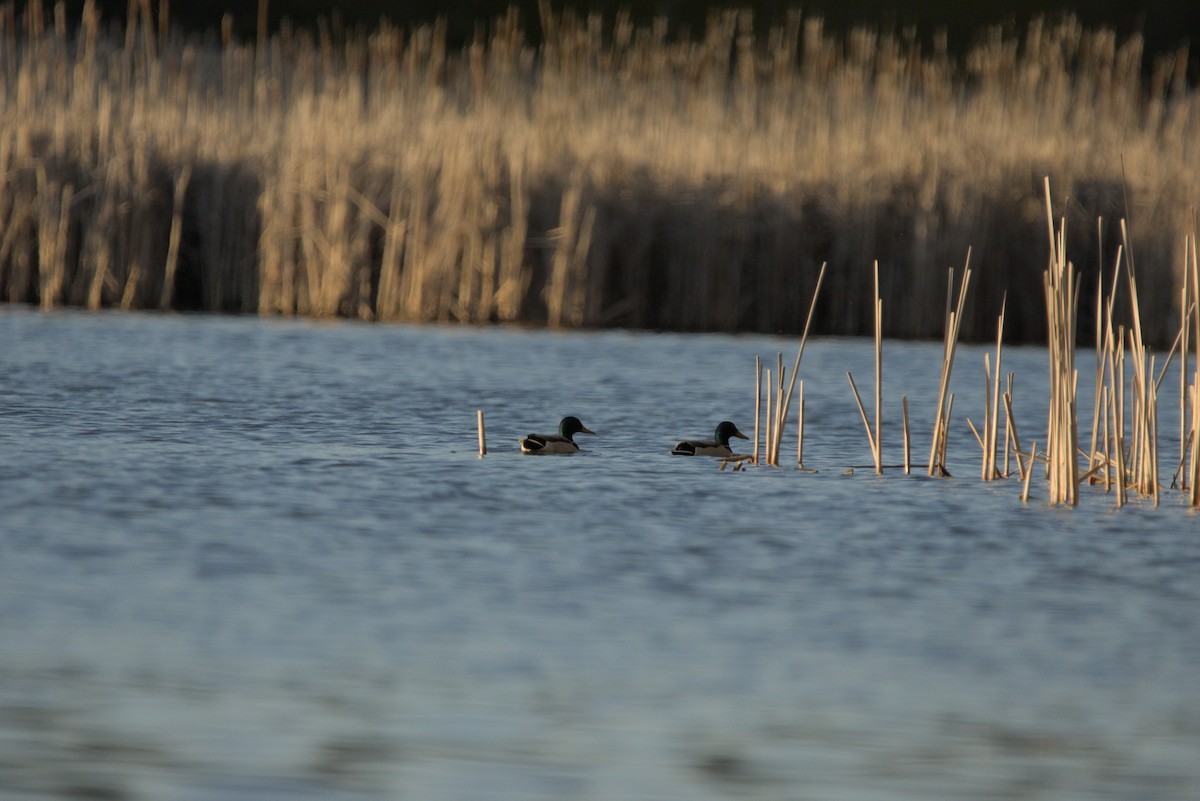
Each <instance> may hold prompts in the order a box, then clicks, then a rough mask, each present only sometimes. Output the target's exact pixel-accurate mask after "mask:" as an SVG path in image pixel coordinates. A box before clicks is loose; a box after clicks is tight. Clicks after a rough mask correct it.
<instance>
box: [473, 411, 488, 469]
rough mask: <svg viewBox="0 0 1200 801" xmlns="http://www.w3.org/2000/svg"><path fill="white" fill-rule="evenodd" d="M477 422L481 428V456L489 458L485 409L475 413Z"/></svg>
mask: <svg viewBox="0 0 1200 801" xmlns="http://www.w3.org/2000/svg"><path fill="white" fill-rule="evenodd" d="M475 422H476V425H478V427H479V456H480V457H481V458H482V457H484V456H487V435H486V434H485V433H484V430H483V409H479V410H477V411H476V412H475Z"/></svg>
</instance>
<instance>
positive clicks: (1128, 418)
mask: <svg viewBox="0 0 1200 801" xmlns="http://www.w3.org/2000/svg"><path fill="white" fill-rule="evenodd" d="M1043 187H1044V197H1045V223H1046V228H1045V230H1046V232H1047V234H1048V237H1047V241H1048V243H1049V251H1050V255H1049V258H1048V260H1047V264H1046V268H1045V270H1044V271H1043V274H1042V281H1043V291H1044V299H1045V307H1044V308H1045V314H1046V321H1047V330H1048V331H1049V337H1048V339H1047V355H1048V361H1049V367H1050V380H1049V387H1048V394H1049V403H1048V409H1049V411H1048V419H1047V423H1046V436H1045V437H1044V439H1043V440H1042V441H1043V442H1044V443H1045V445H1046V447H1045V450H1044V451H1043V452H1039V451H1038V448H1037V442H1036V441H1035V442H1034V443H1033V444H1032V447H1031V448H1030V449H1029V450H1028V451H1024V450H1022V448H1021V440H1020V436H1019V434H1018V426H1017V422H1016V417H1015V415H1014V413H1013V383H1014V378H1015V374H1014V373H1012V372H1010V373H1008V374H1007V375H1005V374H1004V373H1003V372H1002V365H1003V348H1004V327H1005V315H1006V303H1005V301H1003V300H1002V301H1001V304H1000V312H999V315H998V316H997V319H996V339H995V342H996V350H995V358H994V359H993V358H992V357H991V354H990V353H985V354H984V358H983V366H984V382H985V386H984V390H985V391H984V394H983V398H984V413H983V418H982V420H983V424H982V426H981V428H982V432H981V431H980V428H977V427H976V425H975V424H974V423H973V422H972V421H971V419H970V418H967V425H968V427H969V428H970V430H971V432H972V434H974V436H975V440H976V442H977V443H978V444H979V448H980V478H981V480H983V481H994V480H998V479H1005V478H1008V477H1010V476H1012V475H1014V474H1016V475H1017V477H1018V478H1019V480H1020V483H1021V500H1022V501H1028V500H1029V498H1030V487H1031V482H1032V479H1033V475H1034V473H1035V472H1036V469H1037V466H1038V463H1039V462H1040V463H1042V464H1043V465H1044V466H1045V471H1044V472H1045V478H1046V487H1047V499H1048V501H1049V502H1050V503H1051V504H1054V505H1068V506H1076V505H1078V504H1079V500H1080V489H1081V487H1083V486H1084V485H1097V484H1098V485H1103V487H1104V491H1105V492H1106V493H1111V494H1112V496H1113V497H1114V498H1115V504H1116V506H1117V508H1121V507H1123V506H1124V505H1125V504H1126V503H1127V500H1128V497H1129V493H1130V492H1133V493H1136V494H1137V495H1139V496H1141V497H1143V498H1147V499H1150V501H1151V502H1152V503H1153V505H1154V506H1158V505H1159V503H1160V501H1161V496H1162V493H1163V491H1164V489H1172V490H1174V489H1178V490H1179V491H1180V492H1181V493H1183V494H1185V496H1186V503H1187V504H1188V505H1189V506H1192V507H1200V487H1198V485H1197V482H1200V360H1198V359H1195V358H1191V359H1189V351H1190V352H1191V353H1192V354H1200V314H1198V313H1197V311H1198V309H1200V259H1198V257H1197V247H1196V236H1195V234H1194V233H1193V234H1189V235H1188V236H1186V237H1185V240H1184V248H1183V259H1184V260H1183V264H1182V265H1181V269H1180V274H1181V277H1182V285H1181V287H1180V291H1179V295H1178V301H1179V306H1178V316H1177V321H1178V327H1177V330H1176V333H1175V338H1174V341H1173V343H1172V345H1171V347H1170V350H1169V351H1168V352H1167V354H1166V356H1165V358H1161V359H1160V358H1159V356H1158V355H1156V354H1154V353H1153V352H1152V350H1151V348H1150V347H1149V346H1147V345H1146V344H1145V338H1144V337H1143V334H1142V322H1143V319H1144V317H1143V314H1142V308H1143V304H1142V301H1141V298H1140V290H1139V288H1138V286H1139V282H1138V277H1137V276H1138V268H1137V266H1136V262H1135V260H1134V257H1133V248H1132V242H1131V240H1130V234H1129V226H1128V222H1127V221H1126V220H1121V221H1120V224H1119V229H1120V232H1121V233H1120V235H1121V244H1120V246H1118V248H1117V249H1116V253H1115V255H1114V258H1113V267H1112V273H1111V277H1110V278H1109V280H1108V281H1107V282H1098V283H1097V285H1096V288H1095V301H1094V314H1095V328H1094V347H1095V392H1094V395H1093V398H1094V401H1093V406H1092V416H1091V436H1090V440H1088V441H1089V445H1088V447H1087V448H1086V449H1085V448H1084V446H1083V444H1082V442H1083V440H1081V438H1080V435H1081V433H1083V434H1084V435H1086V431H1083V432H1081V431H1080V425H1081V422H1086V417H1085V415H1084V414H1081V410H1080V408H1079V402H1078V390H1079V368H1078V366H1077V362H1076V359H1077V356H1078V354H1079V348H1078V342H1079V339H1080V332H1079V328H1078V326H1079V312H1080V308H1081V303H1080V299H1081V292H1080V289H1081V284H1080V271H1079V270H1078V268H1077V267H1076V265H1075V264H1074V263H1073V262H1072V261H1071V259H1070V258H1069V257H1068V252H1067V246H1066V242H1067V236H1066V224H1065V220H1063V219H1062V218H1058V219H1056V218H1055V214H1054V202H1053V199H1052V196H1051V192H1050V180H1049V178H1045V179H1044V182H1043ZM1097 235H1098V236H1099V237H1101V238H1102V237H1103V222H1102V221H1101V222H1100V223H1098V225H1097ZM969 262H970V253H969V252H968V264H967V265H966V266H965V268H964V270H963V274H962V278H961V279H960V281H959V282H958V285H957V286H958V291H957V293H955V277H954V270H953V269H951V270H950V271H949V275H948V281H947V288H946V312H945V317H944V323H943V330H944V345H943V351H942V363H941V374H940V379H939V388H938V395H937V410H936V412H935V414H934V417H933V419H934V427H933V434H932V436H931V437H930V441H931V445H930V455H929V465H928V474H929V475H930V476H934V475H940V476H945V477H948V476H949V475H950V473H949V471H948V470H947V468H946V443H947V432H948V431H949V427H950V411H951V409H952V408H953V404H954V395H953V394H951V393H949V381H950V375H951V372H952V370H953V367H954V356H955V351H956V347H957V343H958V335H959V325H958V323H959V321H960V320H961V319H962V309H963V307H964V305H965V301H966V297H967V293H968V290H969V288H970V284H971V269H970V265H969ZM824 272H825V268H824V266H822V269H821V274H820V277H819V278H818V281H817V287H816V289H815V290H814V293H813V296H812V304H811V306H810V309H809V316H808V318H807V319H806V321H805V328H804V335H803V336H802V337H801V339H800V347H799V350H798V351H797V354H796V361H795V364H794V365H793V368H792V373H791V383H790V385H789V389H788V394H787V396H786V400H785V396H784V393H783V386H784V376H785V370H784V367H783V354H782V353H779V354H778V355H777V357H776V367H775V368H774V373H772V369H771V368H770V367H767V368H766V371H765V373H766V379H765V381H764V380H763V371H764V363H763V360H762V358H761V357H757V356H756V357H755V384H754V407H755V416H754V447H753V453H752V454H747V455H735V456H732V457H730V458H727V459H725V460H723V461H722V462H721V469H722V470H723V469H725V467H726V466H727V464H729V463H734V469H735V470H740V469H741V468H742V467H743V465H745V464H754V465H757V464H766V465H769V466H770V465H773V466H779V465H780V461H779V449H780V445H781V443H782V440H783V436H784V429H785V427H786V425H787V417H788V404H789V402H790V400H791V389H792V387H793V386H794V385H795V383H796V379H797V377H798V374H799V368H800V362H801V358H802V356H803V354H804V344H805V341H806V339H807V335H808V331H809V326H810V323H811V321H812V310H813V309H814V308H815V307H816V302H817V299H818V296H819V293H820V287H821V278H823V276H824ZM875 276H876V278H875V286H874V304H875V309H876V314H875V412H874V418H873V421H872V419H870V418H868V415H867V410H866V407H865V405H864V404H863V400H862V396H861V395H860V394H859V391H858V387H857V385H856V384H855V381H854V377H853V375H851V374H850V373H849V372H847V373H846V377H847V379H849V382H850V390H851V393H852V395H853V397H854V402H855V404H856V405H857V407H858V412H859V416H860V417H861V418H862V422H863V427H864V428H865V430H866V436H867V443H868V445H869V447H870V450H871V456H872V460H873V462H874V465H873V466H874V469H875V473H876V474H877V475H883V472H884V465H883V461H882V459H883V451H882V442H881V440H880V431H881V425H880V422H881V414H882V411H881V410H882V408H883V397H882V391H881V389H880V386H881V379H882V374H883V340H882V334H881V331H882V328H883V302H882V300H881V299H880V294H879V279H878V276H879V267H878V263H876V265H875ZM955 298H957V301H956V300H955ZM1118 300H1120V302H1121V303H1123V304H1126V305H1127V307H1128V317H1129V319H1130V321H1131V324H1130V325H1129V326H1128V327H1126V326H1125V325H1124V324H1120V323H1117V322H1115V321H1116V320H1117V319H1118V317H1117V314H1116V311H1117V308H1118ZM1176 360H1178V365H1179V367H1178V409H1179V440H1178V442H1179V450H1178V453H1179V459H1178V462H1177V464H1176V467H1175V469H1174V471H1173V472H1172V474H1171V479H1170V484H1169V486H1166V482H1165V481H1164V479H1163V477H1162V475H1161V474H1160V471H1159V468H1160V462H1161V458H1160V454H1161V444H1162V438H1163V436H1169V432H1160V429H1159V425H1158V411H1159V404H1160V398H1161V397H1163V395H1160V390H1161V387H1162V385H1163V383H1164V381H1165V380H1166V378H1167V377H1168V373H1169V371H1170V369H1171V367H1172V365H1173V364H1174V363H1175V362H1176ZM1189 371H1190V372H1189ZM773 375H774V377H773ZM764 388H765V396H766V397H765V401H766V402H765V405H764V403H763V400H764V399H763V394H764ZM800 389H801V395H800V411H799V414H798V415H797V431H796V438H797V447H796V453H797V456H796V467H797V469H804V468H805V466H804V455H803V454H804V413H803V390H804V382H803V381H801V382H800ZM1167 394H1169V392H1168V393H1167ZM1002 401H1003V403H1001V402H1002ZM901 408H902V410H903V449H904V462H903V464H902V465H900V466H899V467H901V468H903V470H904V472H905V474H908V473H910V472H911V450H912V448H911V442H910V431H909V416H908V398H907V396H902V398H901ZM1001 408H1003V412H1004V437H1003V440H1001V437H1000V419H1001V415H1000V412H1001ZM764 412H765V414H764ZM764 421H765V445H766V447H765V448H760V436H761V435H760V430H761V429H762V428H763V426H762V423H763V422H764ZM1001 443H1003V444H1001ZM1167 452H1168V453H1172V452H1173V449H1171V448H1168V451H1167ZM1013 460H1015V464H1016V469H1015V470H1012V469H1011V465H1012V463H1013ZM847 472H848V473H853V470H849V471H847Z"/></svg>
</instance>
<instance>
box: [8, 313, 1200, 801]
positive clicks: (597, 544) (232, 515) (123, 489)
mask: <svg viewBox="0 0 1200 801" xmlns="http://www.w3.org/2000/svg"><path fill="white" fill-rule="evenodd" d="M795 346H796V342H795V341H794V340H785V339H773V338H767V337H726V336H683V335H668V334H645V333H620V332H618V333H575V334H561V333H549V332H542V331H521V330H503V329H476V328H465V327H464V328H411V327H399V326H378V325H357V324H346V323H343V324H335V325H322V324H316V323H312V322H291V321H288V322H279V321H269V320H261V319H253V318H218V317H187V316H169V317H163V316H155V315H118V314H100V315H94V314H85V313H74V312H64V313H52V314H40V313H34V312H28V311H25V310H22V309H14V308H8V309H5V310H3V311H0V514H2V517H0V795H2V796H3V797H4V798H5V799H10V798H11V799H22V800H24V799H43V798H96V797H103V798H117V799H188V800H189V801H190V800H192V799H202V800H209V799H212V800H216V799H220V800H221V801H225V800H229V801H233V800H235V799H303V798H314V799H315V798H320V799H368V798H369V799H375V798H399V797H404V798H419V799H446V800H447V801H451V800H453V801H464V800H467V799H522V800H525V799H547V800H549V799H597V800H600V799H621V800H625V799H635V798H655V799H666V798H678V799H688V800H689V801H691V800H692V799H710V798H711V799H721V798H739V799H747V798H748V799H777V798H793V799H807V798H812V799H822V800H827V799H833V800H836V799H848V800H849V799H854V800H855V801H862V800H864V799H865V800H869V799H904V800H906V799H912V800H913V801H917V800H919V799H920V800H928V799H946V800H947V801H950V800H951V799H955V800H957V799H964V798H971V799H1012V798H1036V799H1078V798H1088V799H1100V798H1110V799H1121V800H1122V801H1127V800H1128V799H1133V798H1136V799H1143V800H1147V799H1162V801H1178V799H1184V798H1192V797H1196V796H1197V795H1198V794H1200V766H1198V765H1197V763H1196V760H1195V755H1196V754H1197V753H1200V684H1198V683H1197V681H1196V675H1197V674H1196V665H1197V664H1198V663H1200V622H1198V621H1200V618H1198V617H1197V615H1196V611H1197V609H1198V608H1200V606H1198V602H1200V582H1197V575H1198V572H1200V530H1198V523H1197V518H1196V516H1195V514H1193V513H1191V512H1189V511H1188V510H1187V509H1186V507H1184V506H1183V502H1182V499H1181V497H1180V495H1179V494H1178V493H1176V492H1169V493H1167V494H1166V495H1165V496H1164V501H1163V504H1162V506H1161V507H1160V508H1158V509H1154V508H1152V507H1151V505H1150V504H1149V503H1148V502H1141V501H1138V502H1135V503H1134V504H1132V505H1131V506H1130V507H1129V508H1126V509H1124V510H1121V511H1120V512H1118V511H1116V510H1115V509H1114V508H1113V507H1114V504H1113V501H1112V498H1111V496H1108V495H1105V494H1104V493H1103V491H1102V490H1101V489H1099V488H1086V489H1085V491H1084V495H1083V502H1082V504H1081V506H1080V508H1078V509H1075V510H1065V509H1053V508H1049V507H1047V506H1045V505H1044V498H1045V488H1044V486H1042V485H1041V484H1040V483H1039V482H1038V481H1037V480H1035V482H1034V491H1033V494H1034V500H1033V502H1031V503H1030V504H1028V505H1024V504H1022V503H1021V502H1020V501H1019V499H1018V495H1019V492H1020V487H1019V486H1018V483H1017V481H1016V480H1015V479H1010V480H1008V481H1001V482H991V483H982V482H980V481H979V478H978V473H979V460H978V456H979V451H978V447H977V446H976V445H975V443H974V439H973V438H972V436H971V434H970V432H969V430H967V428H966V424H965V421H964V418H965V417H967V416H970V417H971V418H972V419H973V420H974V421H975V422H976V424H977V425H978V424H979V423H980V420H981V418H982V414H983V411H982V410H983V378H982V370H981V366H982V353H983V352H984V351H983V349H981V348H974V347H963V348H961V349H960V354H959V362H958V365H957V367H956V379H955V382H954V384H955V386H954V390H955V392H956V401H955V416H954V422H953V438H952V442H951V446H950V454H949V466H950V469H951V470H952V471H953V472H954V474H955V478H953V479H949V480H944V479H929V478H926V477H925V475H924V469H923V467H921V468H919V469H917V470H914V475H912V476H904V475H903V474H902V472H901V471H899V470H894V469H889V470H888V471H887V472H886V473H885V475H884V476H883V477H882V478H878V477H876V476H874V475H873V473H872V471H871V470H870V469H864V466H866V465H868V464H869V463H870V453H869V451H868V448H867V444H866V438H865V435H864V434H863V427H862V422H861V420H860V419H859V416H858V411H857V409H856V408H855V405H854V401H853V398H852V396H851V394H850V389H849V385H848V383H847V381H846V378H845V372H846V370H852V371H853V372H854V375H855V380H856V381H857V383H858V385H859V388H860V390H861V391H863V392H864V394H869V393H870V392H871V387H872V384H873V381H872V369H873V366H872V365H873V362H872V358H873V357H872V352H871V343H870V342H866V341H859V340H837V339H830V340H815V341H812V342H810V343H809V346H808V349H807V351H806V353H805V359H804V366H803V368H802V374H803V377H804V378H805V380H806V383H805V394H806V397H807V406H806V440H805V463H806V466H807V467H808V468H811V469H816V470H817V472H815V473H804V472H797V471H795V470H792V469H790V468H780V469H766V468H761V469H749V470H746V471H740V472H732V471H729V470H726V471H719V470H718V469H717V463H716V462H715V461H714V460H709V459H687V458H680V457H671V456H669V455H667V453H668V451H669V449H670V447H671V445H672V444H673V443H674V441H675V440H676V439H679V438H681V437H685V436H686V437H708V436H711V433H712V429H713V427H714V426H715V424H716V423H717V422H718V421H719V420H721V419H726V418H728V419H732V420H734V421H735V422H736V423H737V424H738V425H739V426H740V427H741V428H742V430H743V431H746V432H747V433H749V432H750V431H752V429H753V426H754V421H753V370H754V367H753V362H754V356H755V355H762V356H764V357H769V358H770V360H771V361H774V355H775V353H776V352H778V351H783V353H784V359H785V361H786V362H787V363H788V364H789V366H790V363H791V360H792V358H793V357H794V353H795ZM940 353H941V346H940V344H904V343H891V342H888V343H885V359H886V362H885V368H884V371H885V373H884V378H885V398H884V401H885V417H886V422H885V428H884V448H885V455H884V461H885V462H886V463H888V464H898V463H899V462H900V461H902V458H903V457H902V450H901V447H900V442H901V440H900V396H901V395H902V394H906V395H908V397H909V403H910V409H911V411H912V416H913V451H914V462H917V463H920V464H922V465H923V463H924V462H925V460H926V459H927V455H928V436H929V429H930V428H931V424H930V420H931V418H932V413H933V408H932V407H933V402H934V395H935V392H936V386H937V371H938V367H939V359H940ZM1084 361H1085V358H1084V357H1083V356H1081V359H1080V367H1081V369H1083V370H1086V369H1087V367H1086V366H1085V364H1084ZM1004 364H1005V369H1006V370H1014V371H1016V386H1017V392H1016V399H1015V403H1014V406H1015V412H1016V415H1017V419H1018V423H1019V425H1020V426H1021V436H1022V440H1023V442H1028V441H1031V440H1033V439H1038V440H1043V439H1044V436H1045V434H1044V429H1045V418H1046V412H1045V397H1044V396H1045V390H1044V386H1045V375H1046V363H1045V354H1044V353H1043V352H1042V351H1041V350H1039V349H1009V350H1006V351H1005V354H1004ZM1172 381H1174V382H1175V384H1174V385H1177V379H1168V380H1167V382H1166V383H1165V384H1164V387H1167V386H1172ZM1080 383H1081V385H1083V384H1086V383H1087V381H1086V380H1083V379H1081V382H1080ZM1165 395H1167V393H1166V392H1165V391H1164V396H1165ZM867 402H868V405H870V404H871V401H869V400H868V401H867ZM1173 402H1174V401H1173V400H1172V401H1170V402H1166V401H1164V408H1163V409H1162V415H1163V420H1162V422H1161V423H1160V426H1161V429H1162V431H1163V432H1164V433H1163V442H1162V449H1163V454H1164V456H1163V459H1162V463H1163V467H1162V473H1163V475H1164V476H1168V475H1169V474H1170V473H1171V472H1172V471H1173V470H1174V460H1177V458H1178V456H1177V453H1178V442H1177V440H1175V439H1173V437H1175V436H1177V434H1172V433H1170V432H1177V431H1178V420H1177V416H1173V413H1172V411H1171V410H1170V409H1168V408H1166V407H1168V406H1170V405H1171V403H1173ZM1085 406H1086V408H1088V409H1090V400H1086V399H1085V402H1081V407H1085ZM479 408H482V409H484V410H485V412H486V414H487V423H488V437H489V446H490V449H491V452H490V453H489V455H488V456H487V457H486V458H484V459H479V458H477V456H476V453H475V449H476V433H475V410H476V409H479ZM564 414H576V415H578V416H579V417H580V418H581V419H582V420H583V422H584V424H585V425H587V426H588V427H589V428H591V429H593V430H595V431H596V432H598V436H596V437H594V438H593V437H583V436H581V437H579V441H580V443H581V444H582V445H583V447H584V448H585V452H584V453H582V454H579V455H576V456H570V457H540V458H539V457H524V456H521V455H520V454H519V453H518V451H517V438H518V437H519V436H522V435H524V434H527V433H529V432H531V431H550V430H553V429H554V427H555V426H556V424H557V421H558V419H559V418H560V417H561V416H563V415H564ZM794 431H795V423H794V421H793V422H792V424H791V428H789V431H788V434H789V436H788V438H787V440H786V441H785V454H786V455H789V456H790V457H791V460H792V461H793V462H794V448H795V441H794V439H792V435H793V434H794ZM1027 447H1028V446H1027ZM1172 453H1175V456H1174V457H1172V456H1171V454H1172ZM1168 463H1170V464H1168ZM851 466H853V467H854V472H853V474H852V475H844V473H845V471H846V470H847V468H848V467H851Z"/></svg>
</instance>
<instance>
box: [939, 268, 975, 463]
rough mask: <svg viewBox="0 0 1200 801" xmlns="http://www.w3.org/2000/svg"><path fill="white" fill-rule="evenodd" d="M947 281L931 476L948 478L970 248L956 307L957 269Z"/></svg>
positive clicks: (969, 276) (949, 274) (950, 273)
mask: <svg viewBox="0 0 1200 801" xmlns="http://www.w3.org/2000/svg"><path fill="white" fill-rule="evenodd" d="M948 276H949V277H948V280H947V282H946V314H945V322H944V325H943V328H942V330H943V344H942V369H941V377H940V379H939V382H938V400H937V410H936V412H935V413H934V417H933V437H932V441H931V443H930V446H929V475H931V476H932V475H934V474H935V473H936V474H939V475H948V472H947V470H946V461H945V459H946V440H947V436H948V434H949V430H950V410H949V408H948V407H947V403H946V400H947V397H948V395H949V392H950V375H951V373H952V372H953V370H954V354H955V351H956V350H957V348H958V335H959V329H960V327H961V325H962V316H963V308H964V305H965V304H966V299H967V289H968V287H969V286H970V284H971V250H970V249H969V248H968V249H967V258H966V263H965V265H964V267H963V277H962V283H961V284H960V285H959V288H958V302H957V304H956V305H955V306H954V307H953V308H952V307H951V300H952V298H953V293H954V268H953V267H951V268H949V271H948Z"/></svg>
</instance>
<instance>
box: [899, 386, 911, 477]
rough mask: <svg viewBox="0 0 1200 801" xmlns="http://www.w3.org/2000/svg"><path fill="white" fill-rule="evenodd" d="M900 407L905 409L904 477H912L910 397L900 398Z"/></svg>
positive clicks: (903, 396) (902, 396)
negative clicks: (909, 426)
mask: <svg viewBox="0 0 1200 801" xmlns="http://www.w3.org/2000/svg"><path fill="white" fill-rule="evenodd" d="M900 405H901V407H902V408H903V409H904V475H906V476H908V475H912V455H911V442H910V439H909V431H908V396H907V395H901V396H900Z"/></svg>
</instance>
